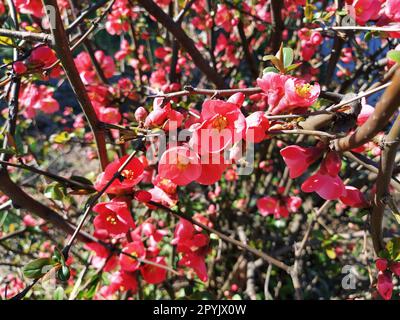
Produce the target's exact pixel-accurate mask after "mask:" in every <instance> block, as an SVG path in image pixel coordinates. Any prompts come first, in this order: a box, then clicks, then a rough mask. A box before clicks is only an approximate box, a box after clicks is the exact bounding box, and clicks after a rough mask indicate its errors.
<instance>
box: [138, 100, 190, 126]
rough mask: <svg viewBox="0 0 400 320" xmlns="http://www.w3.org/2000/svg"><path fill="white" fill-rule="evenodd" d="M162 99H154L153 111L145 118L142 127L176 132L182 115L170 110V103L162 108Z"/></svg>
mask: <svg viewBox="0 0 400 320" xmlns="http://www.w3.org/2000/svg"><path fill="white" fill-rule="evenodd" d="M162 103H163V99H162V98H160V99H158V98H157V99H154V104H153V111H152V112H150V113H149V115H148V116H147V118H146V120H145V122H144V126H145V127H147V128H153V127H163V129H164V130H167V131H169V130H176V129H177V128H179V127H180V126H181V125H182V122H183V115H182V114H181V113H180V112H178V111H176V110H174V109H172V106H171V104H170V103H167V104H166V105H165V106H164V107H162Z"/></svg>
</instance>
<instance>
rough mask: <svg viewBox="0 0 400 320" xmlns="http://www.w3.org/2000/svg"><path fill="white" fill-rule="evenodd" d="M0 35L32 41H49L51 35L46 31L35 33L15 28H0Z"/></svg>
mask: <svg viewBox="0 0 400 320" xmlns="http://www.w3.org/2000/svg"><path fill="white" fill-rule="evenodd" d="M0 36H4V37H9V38H15V39H20V40H25V41H32V42H38V41H39V42H45V43H47V42H50V41H51V40H52V36H51V35H50V34H47V33H37V32H31V31H16V30H9V29H4V28H0Z"/></svg>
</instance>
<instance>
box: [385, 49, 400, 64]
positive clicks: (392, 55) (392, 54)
mask: <svg viewBox="0 0 400 320" xmlns="http://www.w3.org/2000/svg"><path fill="white" fill-rule="evenodd" d="M387 57H388V59H390V60H393V61H394V62H396V63H400V51H398V50H390V51H389V52H388V54H387Z"/></svg>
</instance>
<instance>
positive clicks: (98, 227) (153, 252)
mask: <svg viewBox="0 0 400 320" xmlns="http://www.w3.org/2000/svg"><path fill="white" fill-rule="evenodd" d="M126 160H127V156H125V157H123V158H121V159H118V160H115V161H114V162H112V163H110V164H109V165H108V166H107V168H106V169H105V171H104V172H103V173H102V174H101V175H100V176H99V177H98V179H97V181H96V184H95V187H96V189H97V190H100V189H102V188H104V186H105V184H106V183H107V182H108V181H110V179H112V177H113V176H114V175H115V173H116V172H117V170H118V169H119V167H120V166H121V165H122V164H123V163H124V162H125V161H126ZM144 172H145V166H144V165H143V163H142V161H141V160H140V159H139V158H134V159H132V160H131V162H130V163H129V164H128V165H127V166H126V168H125V169H124V170H123V172H122V173H121V175H122V177H123V178H122V179H121V180H119V179H117V180H115V181H114V182H113V183H112V184H111V185H110V186H109V188H108V189H107V190H106V192H107V193H108V194H113V195H116V197H114V198H113V199H112V200H111V201H108V202H101V203H98V204H97V205H96V206H94V208H93V211H94V212H95V213H97V216H96V217H95V219H94V227H95V233H94V235H95V237H97V238H98V239H100V240H102V241H104V242H107V243H113V244H114V245H115V244H119V245H120V246H121V247H122V250H121V253H120V254H119V255H116V254H114V253H112V252H109V250H107V248H105V247H104V246H103V245H101V244H99V243H97V242H93V243H88V244H86V247H87V248H88V249H89V250H92V251H94V252H95V254H96V256H95V258H94V259H93V260H92V264H93V265H94V266H95V267H96V268H103V269H104V271H106V272H112V274H111V278H110V281H111V283H110V284H109V285H108V286H105V287H103V288H102V289H101V290H100V294H101V295H103V296H105V297H109V296H111V295H113V294H114V293H116V292H117V291H127V290H131V291H133V292H135V291H136V290H137V279H136V278H137V274H136V272H140V273H141V275H142V277H143V279H144V280H145V281H146V282H147V283H152V284H157V283H160V282H162V281H164V280H165V277H166V270H165V269H163V268H161V267H159V265H163V266H166V262H165V258H164V257H162V256H159V253H160V249H159V247H158V244H159V242H160V241H161V240H162V239H163V237H164V236H166V235H167V234H168V231H166V230H164V229H161V228H162V226H163V223H162V222H161V221H160V222H157V221H156V220H154V219H151V218H150V219H147V220H146V221H144V222H143V223H141V224H140V225H139V226H136V223H135V221H134V219H133V216H132V213H131V211H132V209H131V201H132V199H131V196H132V195H134V199H135V201H139V202H141V203H145V204H146V203H147V202H148V201H150V200H151V199H152V196H151V194H150V193H149V192H147V191H144V190H136V189H135V188H136V186H137V184H138V183H139V182H140V181H142V179H143V178H144ZM160 227H161V228H160ZM143 259H145V260H146V261H145V262H144V261H143ZM147 261H150V262H153V263H154V264H151V263H150V264H149V263H147Z"/></svg>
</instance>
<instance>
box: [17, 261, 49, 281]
mask: <svg viewBox="0 0 400 320" xmlns="http://www.w3.org/2000/svg"><path fill="white" fill-rule="evenodd" d="M51 265H52V261H51V259H50V258H40V259H36V260H33V261H31V262H29V263H28V264H27V265H26V266H25V267H24V268H23V273H24V276H25V277H26V278H29V279H39V278H41V277H42V276H43V275H45V274H46V273H47V271H49V268H46V267H47V266H51Z"/></svg>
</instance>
